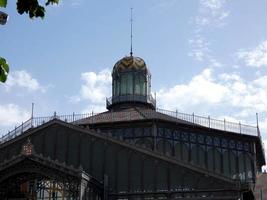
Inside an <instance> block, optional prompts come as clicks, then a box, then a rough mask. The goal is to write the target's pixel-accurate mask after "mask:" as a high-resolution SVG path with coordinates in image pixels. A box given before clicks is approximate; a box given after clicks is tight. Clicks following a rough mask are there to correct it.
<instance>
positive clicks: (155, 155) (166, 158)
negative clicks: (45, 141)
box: [0, 119, 240, 188]
mask: <svg viewBox="0 0 267 200" xmlns="http://www.w3.org/2000/svg"><path fill="white" fill-rule="evenodd" d="M55 124H56V125H59V126H61V127H66V128H69V129H72V130H73V131H79V132H80V133H81V134H90V135H91V136H92V137H95V138H98V139H100V140H102V141H103V142H105V143H107V142H109V143H112V144H114V145H119V146H120V147H123V148H127V149H128V150H131V151H134V152H136V153H141V154H143V155H144V156H148V157H151V158H154V159H156V160H158V161H162V162H166V163H169V164H171V165H174V166H175V165H176V166H177V167H178V166H179V167H182V168H185V169H188V170H190V171H193V172H196V173H199V174H202V175H204V177H212V178H214V179H217V180H218V181H223V182H226V183H228V184H229V185H231V187H232V188H236V187H238V185H239V184H240V182H238V181H236V180H232V179H230V178H228V177H226V176H223V175H221V174H217V173H210V172H208V171H206V170H204V169H202V168H200V167H197V166H194V165H191V164H189V163H186V162H183V161H178V160H176V159H173V157H169V156H165V155H162V154H160V153H158V152H155V151H153V150H149V149H146V148H140V147H139V146H136V145H133V144H129V143H126V142H123V141H119V140H116V139H114V138H112V137H110V136H107V135H106V134H104V133H103V134H101V132H96V131H94V130H91V129H84V128H81V127H79V126H76V125H73V124H70V123H67V122H64V121H61V120H58V119H54V120H52V121H49V122H47V123H45V124H43V125H41V126H39V127H37V128H33V129H31V130H28V131H27V132H25V133H24V134H22V135H20V136H18V137H16V138H14V139H12V140H10V141H8V142H6V143H5V144H2V145H1V146H0V148H3V147H4V146H8V145H12V144H13V145H14V143H16V142H17V141H18V140H22V139H25V138H28V137H29V136H31V135H33V134H36V133H38V132H39V131H41V130H42V129H46V128H48V127H52V126H53V125H55ZM34 157H36V156H34ZM36 158H37V157H36ZM38 159H39V158H38ZM14 160H16V159H14ZM49 160H50V159H49ZM53 162H55V161H53ZM2 164H3V163H2Z"/></svg>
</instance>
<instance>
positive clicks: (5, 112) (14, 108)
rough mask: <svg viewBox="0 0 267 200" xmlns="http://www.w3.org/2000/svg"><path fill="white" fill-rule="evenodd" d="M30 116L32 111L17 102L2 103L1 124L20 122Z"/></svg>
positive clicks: (9, 124) (0, 108)
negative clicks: (16, 103)
mask: <svg viewBox="0 0 267 200" xmlns="http://www.w3.org/2000/svg"><path fill="white" fill-rule="evenodd" d="M29 118H30V113H29V112H28V111H27V110H24V109H22V108H21V107H19V106H18V105H15V104H12V103H10V104H5V105H0V126H1V127H8V126H15V125H16V124H20V123H21V122H23V121H26V120H27V119H29Z"/></svg>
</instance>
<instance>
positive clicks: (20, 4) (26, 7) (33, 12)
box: [0, 0, 59, 82]
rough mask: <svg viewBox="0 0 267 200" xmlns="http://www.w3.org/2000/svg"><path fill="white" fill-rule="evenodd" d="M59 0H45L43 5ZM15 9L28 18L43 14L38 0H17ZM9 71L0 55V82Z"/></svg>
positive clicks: (3, 2)
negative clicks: (25, 14) (27, 15)
mask: <svg viewBox="0 0 267 200" xmlns="http://www.w3.org/2000/svg"><path fill="white" fill-rule="evenodd" d="M58 3H59V0H47V1H46V3H45V5H46V6H48V5H50V4H58ZM6 6H7V0H0V7H4V8H5V7H6ZM17 11H18V13H19V14H21V15H22V14H24V13H27V14H29V17H30V18H37V17H41V18H44V16H45V8H44V6H41V5H40V4H39V0H17ZM8 72H9V65H8V64H7V62H6V60H5V59H4V58H1V57H0V82H5V81H6V79H7V75H8Z"/></svg>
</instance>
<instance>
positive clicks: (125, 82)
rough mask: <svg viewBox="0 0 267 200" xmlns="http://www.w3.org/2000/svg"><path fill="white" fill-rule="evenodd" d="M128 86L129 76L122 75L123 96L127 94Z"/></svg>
mask: <svg viewBox="0 0 267 200" xmlns="http://www.w3.org/2000/svg"><path fill="white" fill-rule="evenodd" d="M126 85H127V76H126V75H122V76H121V94H122V95H124V94H126Z"/></svg>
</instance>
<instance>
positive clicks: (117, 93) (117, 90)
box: [115, 79, 120, 96]
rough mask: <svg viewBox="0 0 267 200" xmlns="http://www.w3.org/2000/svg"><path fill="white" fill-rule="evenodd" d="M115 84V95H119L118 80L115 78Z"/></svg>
mask: <svg viewBox="0 0 267 200" xmlns="http://www.w3.org/2000/svg"><path fill="white" fill-rule="evenodd" d="M115 85H116V93H115V94H116V95H117V96H118V95H120V81H119V79H117V80H116V81H115Z"/></svg>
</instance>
